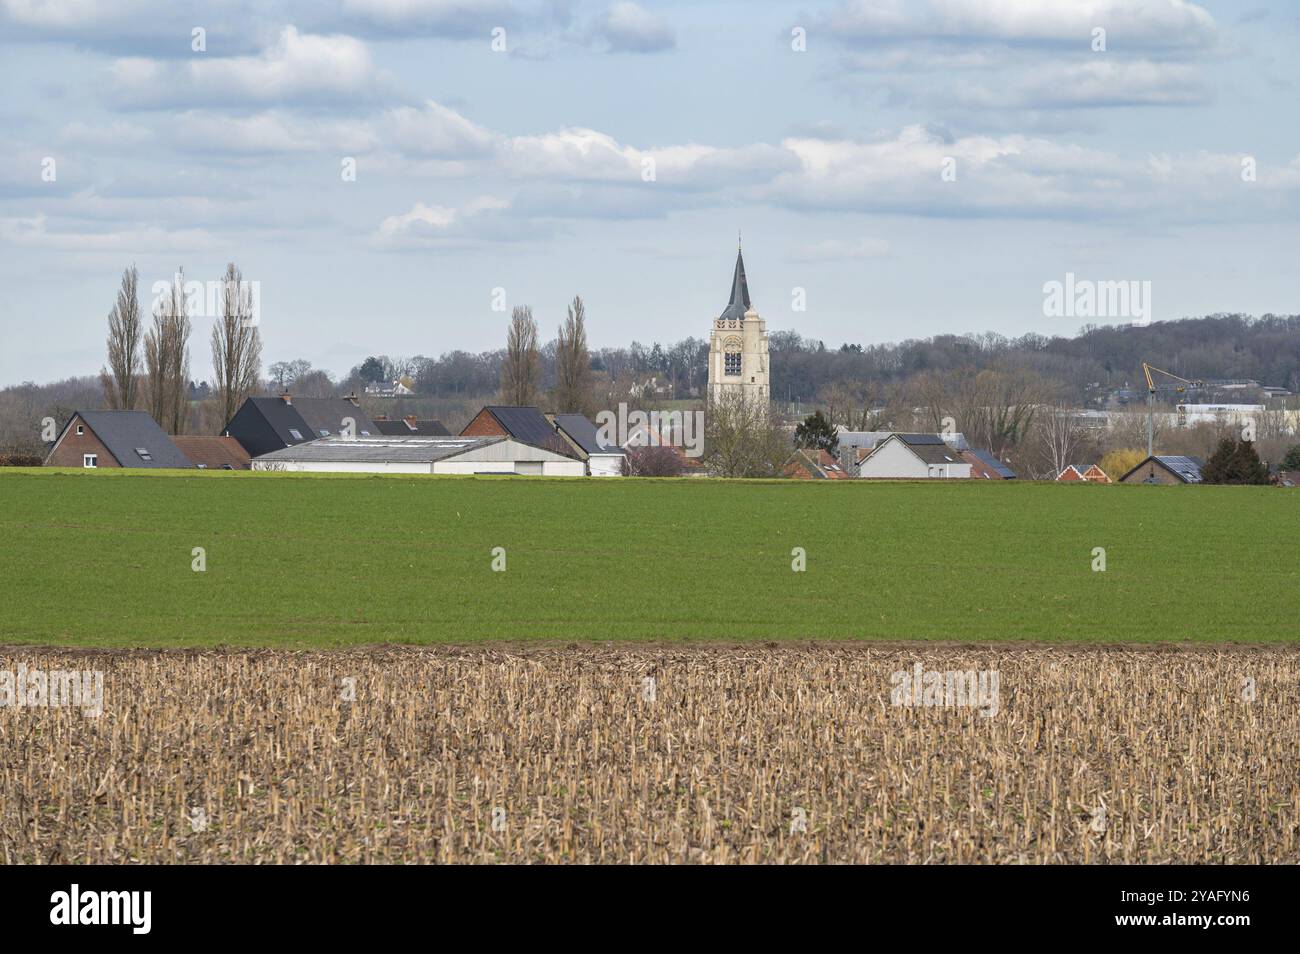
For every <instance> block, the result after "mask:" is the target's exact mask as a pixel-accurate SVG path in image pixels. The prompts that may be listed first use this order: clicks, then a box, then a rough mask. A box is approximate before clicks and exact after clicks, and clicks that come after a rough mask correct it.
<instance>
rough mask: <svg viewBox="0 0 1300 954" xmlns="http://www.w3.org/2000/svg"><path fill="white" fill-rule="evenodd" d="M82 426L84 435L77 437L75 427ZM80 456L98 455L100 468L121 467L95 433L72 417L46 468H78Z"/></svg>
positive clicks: (83, 422) (80, 462) (46, 463)
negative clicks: (84, 429) (84, 428)
mask: <svg viewBox="0 0 1300 954" xmlns="http://www.w3.org/2000/svg"><path fill="white" fill-rule="evenodd" d="M78 424H83V425H85V427H86V433H84V434H81V435H78V434H77V425H78ZM82 454H98V455H99V466H100V467H120V466H122V465H121V464H119V463H118V462H117V459H116V458H114V457H113V455H112V454H111V453H109V450H108V448H107V447H105V446H104V445H103V443H101V442H100V440H99V438H98V437H96V436H95V432H94V431H92V430H91V429H90V425H88V424H86V422H85V421H83V420H82V419H81V418H80V417H77V416H75V415H74V416H73V419H72V421H71V422H69V424H68V429H67V430H66V431H65V432H64V434H63V440H61V441H59V445H58V446H57V447H56V448H54V451H53V452H52V453H51V454H50V456H49V459H48V460H46V462H45V466H46V467H80V466H82V461H81V455H82Z"/></svg>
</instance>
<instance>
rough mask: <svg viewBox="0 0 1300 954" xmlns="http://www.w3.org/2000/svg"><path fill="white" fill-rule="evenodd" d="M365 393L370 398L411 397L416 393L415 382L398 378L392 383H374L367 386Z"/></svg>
mask: <svg viewBox="0 0 1300 954" xmlns="http://www.w3.org/2000/svg"><path fill="white" fill-rule="evenodd" d="M365 391H366V394H367V395H368V396H370V397H380V398H399V397H410V396H411V395H413V394H414V393H415V382H414V381H412V380H411V379H410V378H398V379H397V380H396V381H391V382H383V381H372V382H371V383H370V384H367V385H366V388H365Z"/></svg>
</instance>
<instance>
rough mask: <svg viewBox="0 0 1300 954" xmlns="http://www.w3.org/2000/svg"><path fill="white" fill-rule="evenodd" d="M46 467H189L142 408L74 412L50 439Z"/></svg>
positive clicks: (187, 462) (169, 439) (188, 462)
mask: <svg viewBox="0 0 1300 954" xmlns="http://www.w3.org/2000/svg"><path fill="white" fill-rule="evenodd" d="M45 466H47V467H88V468H94V467H139V468H150V469H154V470H158V469H162V468H164V467H183V468H187V469H188V468H189V467H191V466H193V465H191V464H190V461H189V459H188V458H187V457H186V456H185V455H184V454H183V453H181V451H180V449H179V448H177V446H176V445H175V444H174V443H172V439H171V438H170V437H168V436H167V434H166V433H165V432H164V431H163V429H162V428H161V427H159V426H158V423H157V422H156V421H155V420H154V419H153V418H152V417H151V416H150V415H149V414H148V412H146V411H76V412H74V413H73V415H72V416H71V417H70V418H68V423H66V424H64V425H63V430H61V431H60V432H59V436H58V437H56V438H55V439H54V446H53V447H52V448H51V449H50V453H49V455H48V456H47V457H46V458H45Z"/></svg>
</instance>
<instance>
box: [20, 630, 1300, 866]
mask: <svg viewBox="0 0 1300 954" xmlns="http://www.w3.org/2000/svg"><path fill="white" fill-rule="evenodd" d="M916 662H920V663H922V665H923V666H924V667H925V668H927V669H935V670H952V669H986V668H991V669H997V670H999V672H1000V674H1001V680H1000V681H1001V699H1000V711H999V712H998V714H997V715H996V716H994V717H993V718H983V717H981V716H980V715H979V714H977V713H976V712H975V711H973V710H971V709H942V708H904V707H897V706H893V705H891V704H890V682H889V677H890V674H891V673H892V672H894V671H896V670H903V669H909V668H911V667H912V666H913V664H914V663H916ZM19 663H26V665H27V666H28V667H29V668H37V667H39V668H44V669H47V670H50V669H60V668H62V669H102V670H104V674H105V675H104V681H105V693H106V697H105V712H104V714H103V715H102V716H101V717H99V718H98V719H95V718H87V717H85V716H84V715H83V714H82V713H80V712H79V711H76V710H68V709H16V708H4V709H0V861H3V862H5V863H58V862H62V863H79V862H90V863H120V862H205V863H214V862H217V863H219V862H275V863H294V862H308V863H313V862H488V863H491V862H702V863H734V862H906V863H938V862H994V863H1040V862H1047V863H1062V862H1070V863H1074V862H1084V863H1137V862H1144V863H1145V862H1237V863H1243V862H1250V863H1258V862H1265V863H1269V862H1290V863H1294V862H1297V861H1300V843H1298V840H1297V818H1300V755H1298V751H1300V707H1297V704H1296V703H1297V696H1298V695H1300V692H1298V689H1300V653H1297V652H1295V651H1294V650H1281V649H1266V650H1225V651H1155V650H1153V651H1102V650H1080V651H1074V650H1064V649H1004V650H999V651H996V652H991V651H988V652H986V651H982V650H971V649H931V648H919V649H918V650H916V651H911V650H899V649H879V648H864V647H861V646H845V647H835V648H770V649H769V648H745V649H740V648H737V649H727V648H707V647H704V648H689V649H687V648H670V649H662V648H654V649H651V648H609V649H599V648H570V649H549V648H547V649H542V648H537V649H531V648H530V649H519V650H510V651H500V650H481V649H473V650H469V649H465V650H458V649H434V650H384V649H381V650H370V651H356V652H340V653H295V652H278V651H275V652H273V651H256V652H221V651H217V652H202V653H180V652H171V653H129V652H124V653H102V654H101V653H89V654H81V653H78V654H70V653H68V654H65V653H53V652H47V651H42V652H26V651H7V652H4V653H0V669H9V670H14V669H16V668H17V666H18V664H19ZM646 676H651V677H653V678H654V680H655V682H654V692H653V694H652V695H653V698H652V699H651V698H648V696H649V695H651V694H650V693H647V692H646V691H645V684H644V682H643V680H644V677H646ZM1247 677H1249V678H1253V679H1254V680H1255V685H1256V697H1255V698H1254V701H1250V702H1248V701H1246V700H1245V699H1244V698H1243V693H1242V685H1243V679H1244V678H1247ZM347 678H354V679H355V695H356V698H355V701H346V700H345V699H344V698H343V696H344V695H346V690H345V688H344V683H343V680H344V679H347ZM1103 808H1104V813H1102V812H1101V811H1100V809H1103ZM797 809H802V810H803V813H804V817H806V819H807V824H806V828H805V829H804V830H800V827H801V826H799V825H794V826H792V820H794V819H795V818H796V816H797V815H798V812H797ZM198 810H201V811H202V813H203V815H204V816H205V818H206V821H207V827H206V829H203V828H202V827H201V826H200V829H201V830H198V831H196V830H194V829H195V825H194V824H193V822H192V818H193V817H194V816H195V815H196V813H197V811H198ZM792 827H793V829H794V830H792Z"/></svg>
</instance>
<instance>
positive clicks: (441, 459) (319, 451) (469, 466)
mask: <svg viewBox="0 0 1300 954" xmlns="http://www.w3.org/2000/svg"><path fill="white" fill-rule="evenodd" d="M253 470H284V471H298V472H315V473H340V474H347V473H352V474H520V475H532V476H539V477H582V476H584V475H585V474H586V472H587V468H586V465H585V464H584V463H583V462H582V461H580V460H578V459H576V458H573V457H566V456H564V455H563V454H557V453H556V452H555V451H550V450H546V449H544V448H541V447H534V446H533V445H532V444H525V443H523V442H522V441H517V440H515V439H514V438H511V437H499V436H491V437H468V436H463V437H359V438H357V439H355V440H347V439H344V438H338V437H330V438H323V439H321V440H315V441H308V442H307V443H305V444H297V445H295V446H293V447H286V448H284V449H283V450H277V451H272V452H271V453H269V454H263V455H262V456H260V457H255V458H254V459H253Z"/></svg>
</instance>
